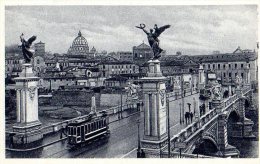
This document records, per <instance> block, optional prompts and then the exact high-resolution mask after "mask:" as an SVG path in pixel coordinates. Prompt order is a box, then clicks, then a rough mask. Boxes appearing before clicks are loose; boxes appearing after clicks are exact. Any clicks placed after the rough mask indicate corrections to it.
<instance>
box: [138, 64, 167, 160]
mask: <svg viewBox="0 0 260 164" xmlns="http://www.w3.org/2000/svg"><path fill="white" fill-rule="evenodd" d="M148 63H149V72H148V76H147V77H144V78H142V79H141V83H142V90H143V98H144V100H143V102H144V108H143V109H144V136H143V139H142V140H141V147H142V150H143V151H144V153H145V155H146V157H148V158H149V157H160V154H161V152H162V150H164V149H166V146H167V133H166V87H165V82H166V78H165V77H163V76H162V73H161V71H160V62H159V60H150V61H149V62H148Z"/></svg>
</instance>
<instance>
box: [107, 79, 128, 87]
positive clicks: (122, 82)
mask: <svg viewBox="0 0 260 164" xmlns="http://www.w3.org/2000/svg"><path fill="white" fill-rule="evenodd" d="M105 86H106V87H112V88H113V87H126V86H127V78H125V77H121V76H114V77H111V78H107V79H106V80H105Z"/></svg>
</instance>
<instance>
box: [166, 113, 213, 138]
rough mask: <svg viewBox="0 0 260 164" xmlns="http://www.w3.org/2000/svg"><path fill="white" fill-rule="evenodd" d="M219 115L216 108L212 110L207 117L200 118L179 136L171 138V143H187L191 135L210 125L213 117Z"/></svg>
mask: <svg viewBox="0 0 260 164" xmlns="http://www.w3.org/2000/svg"><path fill="white" fill-rule="evenodd" d="M216 115H217V111H216V108H213V109H211V110H210V111H208V112H207V113H206V114H205V115H203V116H202V117H200V118H199V119H198V120H196V121H195V122H193V123H191V124H190V125H188V126H187V127H185V128H184V129H182V130H181V131H180V132H179V133H178V134H176V135H174V136H173V137H172V138H171V142H175V141H177V142H185V141H186V140H187V139H188V138H189V137H190V136H191V135H193V134H194V133H195V132H197V131H198V130H199V129H200V128H201V127H202V126H204V125H205V124H206V123H208V122H209V121H210V120H211V119H212V118H213V117H215V116H216Z"/></svg>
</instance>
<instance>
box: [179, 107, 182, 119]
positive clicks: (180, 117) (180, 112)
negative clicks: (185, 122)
mask: <svg viewBox="0 0 260 164" xmlns="http://www.w3.org/2000/svg"><path fill="white" fill-rule="evenodd" d="M179 106H180V124H181V123H182V121H181V103H179Z"/></svg>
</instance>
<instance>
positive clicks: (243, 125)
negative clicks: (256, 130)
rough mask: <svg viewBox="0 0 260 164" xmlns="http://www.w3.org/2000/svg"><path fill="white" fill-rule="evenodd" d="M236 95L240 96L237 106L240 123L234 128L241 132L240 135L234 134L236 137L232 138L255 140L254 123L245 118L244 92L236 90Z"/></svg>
mask: <svg viewBox="0 0 260 164" xmlns="http://www.w3.org/2000/svg"><path fill="white" fill-rule="evenodd" d="M236 94H237V95H238V98H239V100H238V106H237V112H238V114H239V116H240V120H239V122H237V123H236V124H235V125H234V126H235V129H237V130H236V131H239V132H238V133H234V134H235V135H234V136H232V137H239V138H255V136H254V135H253V133H252V132H253V129H252V128H253V125H254V122H253V121H251V120H250V119H248V118H246V116H245V101H246V97H244V96H243V95H242V90H241V89H240V88H237V89H236Z"/></svg>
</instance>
